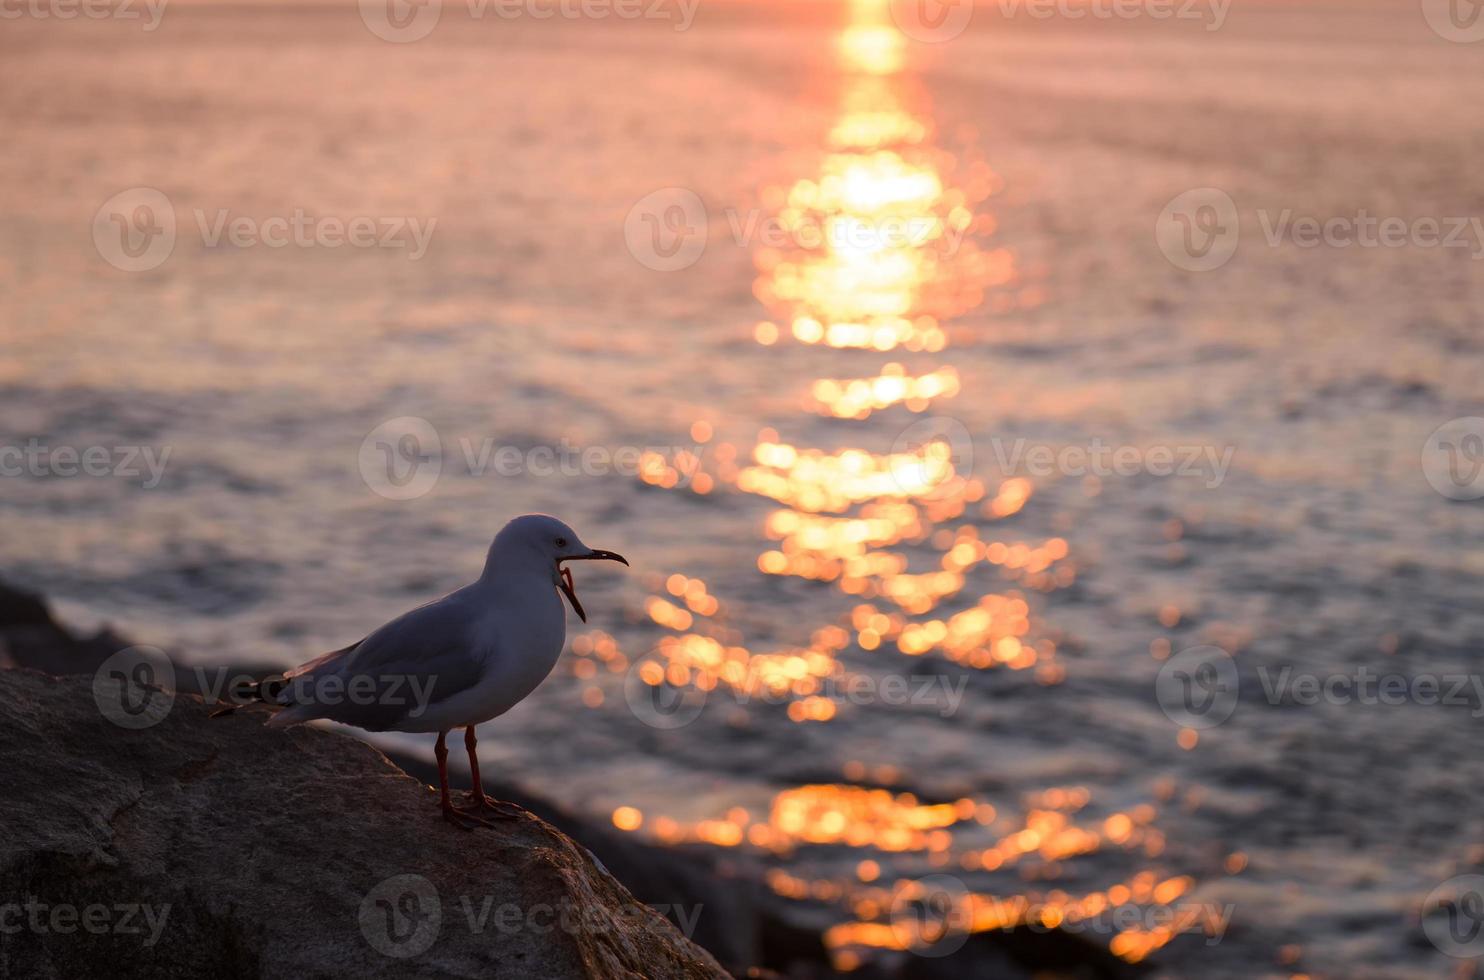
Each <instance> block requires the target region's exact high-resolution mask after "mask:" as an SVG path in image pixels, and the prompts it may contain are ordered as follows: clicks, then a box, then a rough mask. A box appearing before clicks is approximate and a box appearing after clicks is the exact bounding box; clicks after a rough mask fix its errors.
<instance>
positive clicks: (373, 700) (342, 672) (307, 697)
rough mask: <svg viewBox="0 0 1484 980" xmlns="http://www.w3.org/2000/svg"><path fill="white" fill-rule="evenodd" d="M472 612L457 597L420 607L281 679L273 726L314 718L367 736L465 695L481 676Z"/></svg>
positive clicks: (481, 657)
mask: <svg viewBox="0 0 1484 980" xmlns="http://www.w3.org/2000/svg"><path fill="white" fill-rule="evenodd" d="M472 612H473V609H472V608H471V607H470V606H469V605H468V604H466V603H465V602H462V601H460V597H459V595H458V593H454V594H452V595H449V596H445V597H444V598H442V599H439V600H436V601H434V602H430V603H428V604H427V605H425V606H419V607H418V608H417V609H414V610H412V611H411V612H408V613H405V614H403V615H401V616H398V617H397V618H396V619H394V620H392V621H391V622H389V623H387V624H386V625H385V626H382V627H380V628H379V629H377V630H376V631H375V632H374V633H372V634H371V635H370V636H368V637H366V638H365V639H364V640H362V641H360V642H359V643H356V644H353V645H351V646H348V647H346V648H345V649H343V650H336V651H333V652H331V653H327V654H325V655H324V656H322V657H319V658H318V659H316V660H312V661H310V662H309V663H307V664H304V665H303V666H300V667H296V668H295V669H294V670H292V671H290V672H288V673H287V674H285V675H284V677H285V682H286V686H285V687H284V689H283V690H282V691H281V692H280V693H279V695H278V697H277V700H278V703H279V704H282V705H284V706H286V708H287V710H285V711H283V712H281V713H280V714H279V715H277V716H276V717H275V718H274V719H273V722H272V724H275V725H292V724H295V723H297V722H301V721H310V720H312V719H315V718H327V719H329V720H331V721H338V722H343V723H345V724H347V725H355V726H356V727H357V728H364V729H366V730H367V731H373V732H379V731H387V730H391V729H396V728H397V727H399V725H400V723H401V722H402V721H403V720H405V719H407V718H409V717H417V716H419V715H421V714H422V713H423V712H424V711H426V710H427V709H428V708H430V707H432V706H433V705H436V704H438V703H439V702H442V701H446V700H448V699H449V698H451V697H453V696H454V695H456V694H459V693H461V692H463V691H466V690H468V689H469V688H471V687H473V686H474V685H475V684H477V683H479V679H480V678H481V677H482V676H483V675H484V669H485V657H484V656H483V655H482V651H480V650H479V649H478V640H477V638H476V635H475V629H474V619H473V616H472V615H471V613H472Z"/></svg>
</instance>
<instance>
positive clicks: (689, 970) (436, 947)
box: [0, 670, 725, 980]
mask: <svg viewBox="0 0 1484 980" xmlns="http://www.w3.org/2000/svg"><path fill="white" fill-rule="evenodd" d="M100 683H103V684H104V685H105V686H104V687H103V689H102V690H101V691H100V694H99V700H96V701H95V695H94V685H93V683H92V681H91V680H90V679H88V678H56V677H50V676H47V675H44V674H40V673H35V672H31V671H18V670H10V671H0V781H3V783H4V785H5V786H6V789H7V792H6V797H7V799H6V806H5V808H4V810H3V813H0V909H7V910H14V911H11V912H8V913H7V923H8V925H12V926H13V925H15V924H17V923H19V924H20V925H21V926H22V928H21V929H20V930H19V931H17V932H13V931H12V930H11V929H7V930H6V933H7V934H5V935H3V936H0V976H7V977H37V978H50V977H75V976H109V977H150V978H167V977H199V976H219V977H285V978H289V977H292V978H300V977H347V978H350V977H354V978H357V980H361V978H367V977H382V976H385V977H404V976H421V977H475V976H480V977H488V976H497V977H501V978H507V977H514V978H518V977H532V978H541V980H547V978H557V977H605V978H606V977H640V976H643V977H685V978H700V977H707V978H714V977H723V976H725V974H724V973H723V971H722V970H721V968H720V967H719V966H718V965H717V964H716V962H715V960H713V959H712V958H711V957H710V956H709V955H708V954H707V953H706V952H704V951H703V950H701V949H700V948H699V947H697V946H696V945H694V944H693V943H691V942H690V941H689V940H687V939H686V938H685V937H683V936H682V935H681V934H680V933H679V932H678V931H676V930H675V929H674V928H673V927H672V926H671V925H670V924H669V923H668V922H667V921H666V920H665V919H664V918H663V917H662V916H660V915H658V914H657V913H655V912H654V911H653V910H651V909H649V908H648V907H646V906H644V905H642V904H641V903H639V902H638V901H636V900H635V899H634V897H633V896H632V895H630V894H629V892H628V891H626V890H625V889H624V887H623V886H622V885H620V884H619V883H618V882H617V881H616V880H615V879H614V878H613V877H612V876H611V875H610V874H609V873H608V872H607V871H606V870H604V869H603V868H602V867H600V866H599V865H598V864H597V863H596V862H595V861H594V860H593V858H592V856H591V855H590V854H588V853H587V852H586V851H585V850H583V849H582V848H581V847H579V846H577V845H576V844H574V843H573V842H572V841H571V840H570V839H568V838H567V837H566V836H564V835H562V834H561V833H559V832H558V831H556V830H555V829H553V828H552V827H550V826H549V825H547V824H546V823H544V822H543V821H541V820H539V819H538V818H536V817H534V816H523V817H520V818H518V819H515V820H511V821H504V822H501V823H499V824H497V825H496V826H495V827H494V828H492V829H484V828H480V829H478V830H476V831H474V832H464V831H461V830H458V829H456V828H454V827H452V826H450V825H448V824H446V823H444V822H443V821H442V820H441V819H440V817H439V811H438V808H437V805H436V801H435V798H434V796H433V795H432V794H431V793H430V792H429V791H428V790H427V788H426V787H424V786H423V785H422V784H420V783H418V782H417V781H416V780H414V779H412V778H411V777H409V776H407V775H406V774H404V773H402V772H400V771H399V770H397V769H396V768H395V767H394V766H392V765H391V764H390V763H389V762H388V761H387V760H386V758H385V757H384V756H382V755H381V754H380V753H378V752H376V751H375V750H374V749H372V748H371V747H370V746H368V745H365V744H364V743H362V742H359V741H357V740H355V739H352V738H347V737H345V736H341V735H338V734H334V733H331V732H326V731H321V730H318V729H315V728H310V727H298V728H292V729H287V730H270V729H265V728H264V727H263V721H264V719H265V718H266V711H265V710H263V709H259V708H252V709H246V710H242V711H238V712H236V713H234V714H232V715H229V716H225V717H222V718H218V719H209V718H208V717H207V716H208V708H207V705H206V704H205V703H204V702H203V701H202V700H201V699H200V698H197V697H195V696H192V695H188V694H177V695H175V696H174V697H173V698H168V697H166V698H161V699H159V700H157V701H155V700H152V701H151V704H150V711H149V714H148V719H149V720H151V721H152V724H150V725H149V726H148V727H144V728H138V729H129V728H124V727H120V726H118V725H115V724H114V723H112V722H110V721H109V720H107V719H106V718H105V716H104V714H103V712H102V711H101V710H100V707H99V704H100V703H106V702H107V699H109V698H110V697H120V696H121V692H119V691H116V690H111V689H109V688H108V687H107V684H108V683H109V682H107V681H106V680H105V681H103V682H100ZM138 721H139V719H137V718H136V719H135V722H136V723H137V722H138Z"/></svg>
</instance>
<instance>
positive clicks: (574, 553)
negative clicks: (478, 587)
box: [486, 514, 629, 623]
mask: <svg viewBox="0 0 1484 980" xmlns="http://www.w3.org/2000/svg"><path fill="white" fill-rule="evenodd" d="M599 560H604V561H616V562H622V563H623V564H625V565H627V564H628V563H629V562H628V559H626V558H624V556H623V555H620V554H618V553H617V552H614V551H602V550H600V549H598V548H589V547H588V546H587V545H585V544H583V543H582V539H581V538H579V537H578V536H577V532H576V531H574V530H572V529H571V528H570V527H568V526H567V525H566V524H565V523H564V522H562V521H559V520H557V519H556V518H555V517H549V516H547V515H546V514H526V515H524V516H522V517H517V518H515V519H514V520H512V521H511V522H510V523H508V524H506V525H505V526H504V527H503V528H501V529H500V533H499V534H497V535H495V543H494V544H492V545H491V546H490V561H489V566H490V567H489V568H488V569H487V570H486V571H487V572H488V571H493V570H494V568H495V567H497V565H499V564H503V563H505V562H507V561H520V562H534V563H535V564H536V566H537V567H538V568H540V569H542V570H544V571H549V573H550V575H551V578H552V583H553V584H554V585H556V587H557V588H559V589H561V590H562V593H563V594H564V595H566V597H567V600H568V601H569V602H571V603H572V610H573V611H574V612H576V613H577V616H578V618H579V619H581V620H582V621H583V622H584V623H585V622H587V613H586V612H584V611H583V608H582V603H580V602H578V601H577V590H576V588H575V587H573V585H572V573H571V572H570V571H569V570H567V569H566V568H565V567H563V565H562V562H564V561H599Z"/></svg>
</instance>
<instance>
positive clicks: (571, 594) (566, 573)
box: [557, 549, 629, 623]
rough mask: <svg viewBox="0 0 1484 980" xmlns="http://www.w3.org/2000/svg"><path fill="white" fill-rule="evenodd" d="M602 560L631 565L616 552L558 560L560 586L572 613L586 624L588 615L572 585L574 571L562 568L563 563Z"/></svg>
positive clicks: (592, 552) (593, 552)
mask: <svg viewBox="0 0 1484 980" xmlns="http://www.w3.org/2000/svg"><path fill="white" fill-rule="evenodd" d="M600 560H601V561H617V562H623V563H624V564H625V565H627V564H628V563H629V560H628V559H627V558H625V557H624V556H623V555H620V554H619V553H618V552H616V551H600V550H597V549H594V550H593V551H589V552H588V553H587V554H585V555H568V556H567V557H565V558H558V559H557V568H558V569H559V570H560V571H561V581H560V582H559V583H558V584H560V585H561V587H562V592H563V593H564V594H565V595H566V596H567V601H568V602H570V603H572V611H573V612H575V613H576V614H577V618H578V619H580V620H582V621H583V622H584V623H585V622H587V613H586V612H584V611H583V609H582V603H580V602H578V601H577V589H576V587H575V586H573V584H572V570H571V569H569V568H562V562H564V561H600Z"/></svg>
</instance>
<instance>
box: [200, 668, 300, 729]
mask: <svg viewBox="0 0 1484 980" xmlns="http://www.w3.org/2000/svg"><path fill="white" fill-rule="evenodd" d="M284 681H285V678H284V675H283V674H273V675H270V676H268V677H265V678H263V679H262V680H260V681H253V682H252V683H251V684H248V685H247V686H246V688H245V689H244V691H243V693H244V694H245V695H246V696H247V700H245V701H241V702H239V703H237V704H228V705H223V706H222V707H220V708H217V709H216V710H215V711H213V712H212V713H211V717H212V718H220V717H222V716H223V715H230V714H232V713H233V712H235V711H236V710H237V709H239V708H246V707H247V706H248V705H252V704H266V705H268V707H270V708H273V709H275V712H276V713H275V714H274V716H273V718H270V719H269V720H268V724H270V725H271V724H273V722H274V720H276V719H277V717H278V714H281V713H282V710H283V703H282V702H281V701H279V700H278V695H279V693H280V692H282V690H283V685H284Z"/></svg>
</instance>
